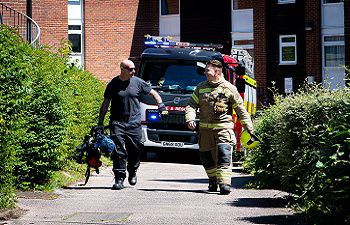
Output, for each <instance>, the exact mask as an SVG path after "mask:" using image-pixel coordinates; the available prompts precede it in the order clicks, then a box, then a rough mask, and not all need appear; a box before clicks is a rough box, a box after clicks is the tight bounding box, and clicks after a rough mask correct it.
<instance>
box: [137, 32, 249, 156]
mask: <svg viewBox="0 0 350 225" xmlns="http://www.w3.org/2000/svg"><path fill="white" fill-rule="evenodd" d="M145 45H146V47H147V48H146V49H145V50H144V51H143V53H142V55H141V62H140V67H139V72H138V76H139V77H141V78H142V79H143V80H145V81H146V82H148V83H149V84H150V85H151V86H152V88H153V89H154V90H156V91H157V92H158V93H159V94H160V96H161V97H162V99H163V103H164V104H165V105H166V108H167V110H168V111H169V115H168V116H166V117H161V116H160V115H159V112H158V110H157V104H156V102H154V100H153V99H152V98H151V97H149V96H142V101H141V120H142V122H141V123H142V141H143V143H144V148H145V151H149V150H150V149H152V151H157V150H158V151H164V150H167V149H168V150H170V149H174V148H176V149H182V150H198V149H199V146H198V144H197V143H198V130H197V131H191V130H189V129H188V127H187V123H186V121H185V107H186V105H187V103H188V101H189V99H190V98H191V95H192V93H193V91H194V90H195V88H196V86H197V84H198V83H200V82H201V81H204V80H205V79H206V77H205V75H204V68H205V63H206V62H207V61H208V60H211V59H217V60H219V61H221V62H222V63H223V65H224V68H223V74H224V76H225V79H226V80H228V81H229V82H231V83H233V84H235V85H236V86H237V89H238V91H239V93H240V94H241V96H242V98H243V99H244V104H245V107H246V108H247V110H248V112H249V113H250V114H254V113H255V112H256V82H255V80H254V78H253V76H252V75H253V74H252V73H251V74H250V75H248V74H247V73H246V71H247V70H246V68H245V67H244V66H243V64H244V65H250V66H251V67H250V71H252V63H251V64H249V62H247V61H248V58H249V57H248V56H247V55H246V52H244V50H235V51H233V52H232V53H233V54H232V55H231V56H229V55H225V54H221V53H220V52H218V51H216V49H220V48H222V45H219V44H203V43H188V42H175V41H171V40H170V38H169V37H160V36H150V35H146V36H145ZM243 54H245V55H243ZM239 57H243V58H244V59H245V60H246V62H244V61H243V60H242V59H243V58H241V59H240V58H239ZM198 114H199V112H198ZM233 119H234V121H235V128H234V130H235V133H236V137H237V143H238V144H237V146H236V151H238V152H242V148H241V144H240V134H241V132H242V125H241V124H240V122H239V120H237V116H236V115H233ZM198 127H199V126H198V124H197V128H198Z"/></svg>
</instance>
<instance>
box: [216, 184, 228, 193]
mask: <svg viewBox="0 0 350 225" xmlns="http://www.w3.org/2000/svg"><path fill="white" fill-rule="evenodd" d="M219 187H220V195H228V194H230V192H231V186H230V185H228V184H220V185H219Z"/></svg>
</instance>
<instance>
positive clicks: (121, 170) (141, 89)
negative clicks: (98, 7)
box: [98, 60, 168, 190]
mask: <svg viewBox="0 0 350 225" xmlns="http://www.w3.org/2000/svg"><path fill="white" fill-rule="evenodd" d="M120 70H121V73H120V75H118V76H116V77H114V78H113V79H112V80H111V81H110V82H109V83H108V85H107V87H106V90H105V93H104V100H103V102H102V105H101V109H100V115H99V122H98V125H99V126H103V121H104V117H105V115H106V113H107V111H108V107H109V104H111V115H110V120H109V127H110V131H111V137H112V139H113V141H114V143H115V144H116V146H117V147H116V150H115V151H114V152H113V153H112V160H113V172H114V175H115V184H114V185H113V186H112V189H113V190H120V189H123V188H124V184H123V182H124V179H125V177H126V170H127V171H128V173H129V176H128V181H129V184H130V185H135V184H136V182H137V177H136V171H137V169H138V168H139V166H140V155H141V145H142V143H141V131H142V130H141V112H140V100H139V98H140V95H141V94H148V95H150V96H152V97H153V98H154V100H155V101H156V102H157V104H158V110H159V112H160V113H161V114H162V115H166V114H167V113H168V112H167V110H166V108H165V105H164V104H163V103H162V99H161V97H160V96H159V94H158V93H157V92H156V91H155V90H153V89H152V88H151V87H150V85H149V84H147V83H146V82H145V81H144V80H142V79H141V78H139V77H136V76H134V75H135V65H134V63H133V62H132V61H130V60H124V61H122V62H121V64H120Z"/></svg>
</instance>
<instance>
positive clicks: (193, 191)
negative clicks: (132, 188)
mask: <svg viewBox="0 0 350 225" xmlns="http://www.w3.org/2000/svg"><path fill="white" fill-rule="evenodd" d="M137 190H140V191H154V192H192V193H206V194H207V193H208V191H206V190H185V189H181V190H179V189H155V188H152V189H144V188H141V189H137ZM216 194H217V193H216Z"/></svg>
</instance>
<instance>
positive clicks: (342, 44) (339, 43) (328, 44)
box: [322, 34, 345, 68]
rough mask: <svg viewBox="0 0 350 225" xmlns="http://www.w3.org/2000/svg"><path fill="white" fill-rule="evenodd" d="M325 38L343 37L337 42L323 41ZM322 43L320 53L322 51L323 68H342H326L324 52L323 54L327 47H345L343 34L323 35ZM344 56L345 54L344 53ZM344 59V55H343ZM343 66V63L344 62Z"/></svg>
mask: <svg viewBox="0 0 350 225" xmlns="http://www.w3.org/2000/svg"><path fill="white" fill-rule="evenodd" d="M326 37H343V40H339V41H325V39H326ZM322 41H323V47H322V51H323V55H324V57H323V59H322V64H323V67H324V68H339V67H340V68H341V67H343V65H338V66H326V52H325V47H327V46H345V36H344V34H340V35H336V34H334V35H329V34H327V35H323V37H322ZM344 54H345V52H344ZM344 57H345V55H344ZM344 64H345V62H344Z"/></svg>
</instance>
